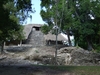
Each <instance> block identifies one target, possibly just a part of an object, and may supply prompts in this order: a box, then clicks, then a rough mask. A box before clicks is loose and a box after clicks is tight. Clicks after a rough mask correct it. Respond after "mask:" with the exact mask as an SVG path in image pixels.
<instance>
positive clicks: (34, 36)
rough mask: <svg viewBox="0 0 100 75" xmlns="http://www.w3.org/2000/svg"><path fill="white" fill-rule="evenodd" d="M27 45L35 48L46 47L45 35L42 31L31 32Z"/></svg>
mask: <svg viewBox="0 0 100 75" xmlns="http://www.w3.org/2000/svg"><path fill="white" fill-rule="evenodd" d="M27 44H31V45H33V46H35V47H36V46H44V44H45V43H44V35H43V33H42V32H41V31H36V30H34V29H32V30H31V33H30V34H29V37H28V39H27Z"/></svg>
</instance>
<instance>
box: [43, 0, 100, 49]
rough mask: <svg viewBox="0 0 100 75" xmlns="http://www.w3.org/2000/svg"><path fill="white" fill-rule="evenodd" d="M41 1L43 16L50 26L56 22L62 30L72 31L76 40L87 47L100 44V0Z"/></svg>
mask: <svg viewBox="0 0 100 75" xmlns="http://www.w3.org/2000/svg"><path fill="white" fill-rule="evenodd" d="M41 1H42V2H41V7H42V10H41V16H42V18H43V20H44V21H45V22H46V23H47V24H48V25H49V26H50V25H53V24H55V25H58V27H60V30H62V31H72V33H73V35H74V37H75V42H76V43H78V45H79V46H81V47H83V48H85V49H87V48H88V47H90V46H91V48H90V50H92V49H93V48H94V47H93V44H94V43H95V44H97V45H98V44H100V41H99V40H100V38H99V37H100V22H99V21H100V10H99V9H100V1H98V0H96V1H94V0H81V1H80V0H77V1H75V0H68V1H66V0H59V1H58V0H54V1H52V0H50V1H45V0H41ZM46 2H47V3H46ZM44 8H45V10H44Z"/></svg>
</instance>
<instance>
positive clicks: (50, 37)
mask: <svg viewBox="0 0 100 75" xmlns="http://www.w3.org/2000/svg"><path fill="white" fill-rule="evenodd" d="M44 37H45V40H52V41H55V40H56V35H54V34H52V33H48V34H47V35H44ZM57 40H58V41H67V40H68V39H67V38H65V37H64V36H63V35H61V34H58V36H57Z"/></svg>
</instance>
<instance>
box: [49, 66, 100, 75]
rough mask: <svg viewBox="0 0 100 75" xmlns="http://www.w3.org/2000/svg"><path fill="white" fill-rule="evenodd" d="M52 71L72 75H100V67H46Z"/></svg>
mask: <svg viewBox="0 0 100 75" xmlns="http://www.w3.org/2000/svg"><path fill="white" fill-rule="evenodd" d="M48 67H49V68H50V69H52V70H58V71H62V72H66V71H67V72H68V73H71V74H73V75H100V66H48Z"/></svg>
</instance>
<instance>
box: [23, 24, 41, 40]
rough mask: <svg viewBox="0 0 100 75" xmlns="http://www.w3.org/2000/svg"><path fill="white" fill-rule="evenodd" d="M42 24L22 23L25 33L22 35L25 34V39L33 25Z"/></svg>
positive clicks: (39, 25) (38, 25)
mask: <svg viewBox="0 0 100 75" xmlns="http://www.w3.org/2000/svg"><path fill="white" fill-rule="evenodd" d="M41 26H42V25H41V24H28V25H24V30H23V32H24V33H25V34H24V36H25V39H27V38H28V36H29V34H30V32H31V30H32V28H33V27H41Z"/></svg>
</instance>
